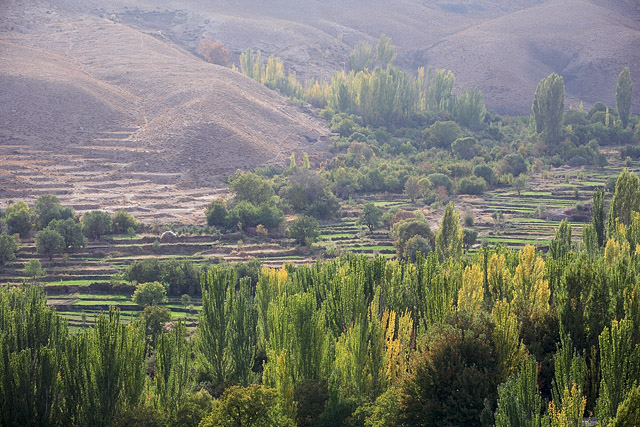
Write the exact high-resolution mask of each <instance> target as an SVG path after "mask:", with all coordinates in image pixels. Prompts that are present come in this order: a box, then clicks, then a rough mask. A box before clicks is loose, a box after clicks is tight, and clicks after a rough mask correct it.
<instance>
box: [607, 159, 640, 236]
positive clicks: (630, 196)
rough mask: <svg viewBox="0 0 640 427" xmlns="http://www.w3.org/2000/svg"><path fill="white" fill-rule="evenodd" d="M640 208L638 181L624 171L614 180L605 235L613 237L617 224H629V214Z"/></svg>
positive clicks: (634, 175)
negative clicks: (614, 184)
mask: <svg viewBox="0 0 640 427" xmlns="http://www.w3.org/2000/svg"><path fill="white" fill-rule="evenodd" d="M639 207H640V180H638V177H637V175H636V174H635V173H633V172H629V170H627V169H624V170H623V171H622V172H621V173H620V175H618V179H617V180H616V190H615V193H614V194H613V199H612V200H611V206H610V207H609V218H608V222H607V235H608V237H609V238H611V237H613V236H615V233H616V228H617V223H616V221H619V222H620V223H622V224H624V225H629V224H631V212H633V211H637V210H638V208H639Z"/></svg>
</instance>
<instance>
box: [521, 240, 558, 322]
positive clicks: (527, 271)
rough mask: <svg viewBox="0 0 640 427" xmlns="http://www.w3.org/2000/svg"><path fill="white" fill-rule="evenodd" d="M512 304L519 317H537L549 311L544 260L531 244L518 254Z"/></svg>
mask: <svg viewBox="0 0 640 427" xmlns="http://www.w3.org/2000/svg"><path fill="white" fill-rule="evenodd" d="M513 286H514V289H513V304H514V308H515V310H516V313H518V315H519V316H521V318H527V317H528V318H538V317H541V316H542V315H544V314H545V313H546V312H547V311H549V297H550V296H551V291H550V290H549V281H548V280H545V279H544V260H543V259H542V257H541V256H539V255H538V254H537V253H536V248H535V247H534V246H532V245H527V246H525V247H524V248H523V249H522V250H521V251H520V252H519V254H518V266H517V267H516V272H515V274H514V276H513Z"/></svg>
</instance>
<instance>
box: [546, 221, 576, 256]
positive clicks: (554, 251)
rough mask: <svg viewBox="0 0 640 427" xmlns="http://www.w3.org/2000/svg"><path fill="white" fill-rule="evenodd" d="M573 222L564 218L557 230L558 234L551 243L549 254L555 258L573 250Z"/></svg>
mask: <svg viewBox="0 0 640 427" xmlns="http://www.w3.org/2000/svg"><path fill="white" fill-rule="evenodd" d="M571 247H572V243H571V224H569V221H567V220H566V219H563V220H562V221H561V222H560V225H559V226H558V230H556V236H555V238H554V239H553V240H552V241H551V245H549V254H550V255H551V256H552V257H553V258H555V259H558V258H562V257H564V256H565V255H567V254H568V253H569V252H571Z"/></svg>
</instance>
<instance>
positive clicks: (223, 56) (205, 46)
mask: <svg viewBox="0 0 640 427" xmlns="http://www.w3.org/2000/svg"><path fill="white" fill-rule="evenodd" d="M198 53H199V54H200V55H202V56H203V57H204V59H205V60H206V61H207V62H211V63H212V64H218V65H227V63H228V62H229V59H231V52H229V50H228V49H226V48H225V47H224V44H223V43H222V42H214V41H211V40H207V39H202V40H200V44H199V45H198Z"/></svg>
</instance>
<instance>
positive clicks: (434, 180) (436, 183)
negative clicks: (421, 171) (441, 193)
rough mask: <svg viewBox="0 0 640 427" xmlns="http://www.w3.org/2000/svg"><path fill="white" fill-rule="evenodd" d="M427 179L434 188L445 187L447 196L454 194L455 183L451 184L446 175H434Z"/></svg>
mask: <svg viewBox="0 0 640 427" xmlns="http://www.w3.org/2000/svg"><path fill="white" fill-rule="evenodd" d="M427 178H429V181H431V184H432V185H433V187H434V188H438V187H444V188H445V189H446V190H447V194H451V193H453V182H451V179H450V178H449V177H448V176H446V175H445V174H443V173H432V174H431V175H429V176H428V177H427Z"/></svg>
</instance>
